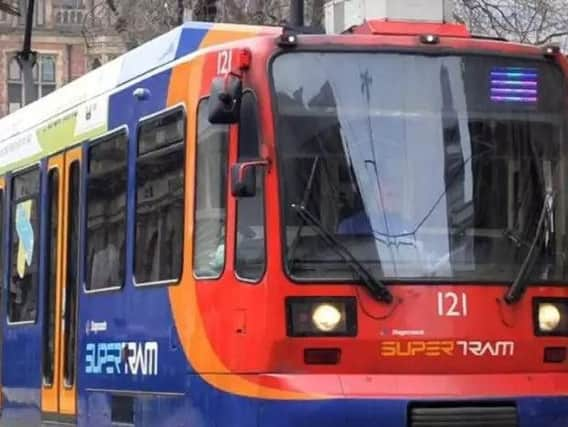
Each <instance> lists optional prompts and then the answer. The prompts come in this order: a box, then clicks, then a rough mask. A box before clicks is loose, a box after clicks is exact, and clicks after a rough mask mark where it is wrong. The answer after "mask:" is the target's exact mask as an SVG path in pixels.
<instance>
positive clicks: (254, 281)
mask: <svg viewBox="0 0 568 427" xmlns="http://www.w3.org/2000/svg"><path fill="white" fill-rule="evenodd" d="M246 94H250V96H252V97H253V99H254V109H255V113H256V131H257V140H258V141H257V142H258V158H259V159H260V158H261V153H262V149H261V147H262V145H263V138H262V126H261V125H262V121H261V119H260V111H259V103H258V97H257V96H256V93H255V91H254V90H252V89H251V88H247V89H245V90H244V91H243V95H242V96H243V98H244V97H245V95H246ZM241 106H242V103H241ZM240 117H241V120H242V115H241V116H240ZM237 132H238V138H239V140H238V144H237V158H236V161H237V162H240V161H241V160H240V159H239V149H240V147H241V122H240V121H239V126H238V130H237ZM244 161H246V160H244ZM257 173H258V171H257ZM266 173H267V170H266V168H264V170H262V180H263V185H262V192H263V194H262V217H263V220H264V224H263V225H264V227H263V241H264V269H263V270H262V273H261V274H260V275H259V276H258V279H249V278H246V277H242V276H241V275H240V274H239V271H238V269H237V265H238V263H237V256H238V245H237V233H238V225H239V199H238V198H237V199H235V238H234V247H233V253H234V256H233V271H234V273H235V277H236V278H237V280H239V281H240V282H244V283H248V284H251V285H257V284H259V283H261V282H262V280H263V279H264V277H265V276H266V272H267V270H268V245H267V243H268V242H267V237H268V235H267V232H266V228H267V225H268V221H267V220H268V217H267V215H266V211H267V209H266Z"/></svg>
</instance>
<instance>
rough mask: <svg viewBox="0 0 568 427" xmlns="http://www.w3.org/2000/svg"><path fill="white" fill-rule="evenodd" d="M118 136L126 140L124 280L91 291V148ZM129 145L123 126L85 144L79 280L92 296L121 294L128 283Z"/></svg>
mask: <svg viewBox="0 0 568 427" xmlns="http://www.w3.org/2000/svg"><path fill="white" fill-rule="evenodd" d="M117 136H122V138H123V139H124V140H125V143H126V175H127V176H126V192H125V198H126V204H125V213H124V223H125V226H124V242H125V243H124V255H125V256H124V265H123V267H124V278H123V281H122V284H121V285H119V286H110V287H106V288H101V289H89V288H88V287H87V274H88V271H89V264H88V258H89V254H88V244H89V239H88V218H87V215H88V207H89V206H88V203H89V198H88V184H89V175H90V171H89V169H90V163H89V162H90V156H91V153H90V149H91V147H94V146H96V145H98V144H101V143H104V142H106V141H108V140H110V139H113V138H115V137H117ZM129 145H130V133H129V129H128V126H127V125H122V126H119V127H117V128H115V129H112V130H110V131H108V132H106V133H104V134H102V135H99V136H98V137H96V138H93V139H92V140H90V141H87V142H85V145H84V150H85V151H84V154H83V156H82V159H81V162H80V167H81V170H80V171H79V177H80V185H81V187H80V190H79V194H80V202H81V204H82V206H83V208H82V209H81V208H80V213H79V236H80V237H79V248H80V249H79V252H81V250H82V251H83V254H82V256H81V254H80V253H79V274H80V278H79V280H80V281H81V282H82V288H83V289H82V290H83V293H85V294H87V295H90V294H103V293H108V292H120V291H121V290H122V289H124V287H125V286H126V282H127V280H126V279H127V277H126V276H127V275H126V263H127V259H126V252H127V245H128V240H127V237H128V222H129V221H128V171H129V168H130V161H129Z"/></svg>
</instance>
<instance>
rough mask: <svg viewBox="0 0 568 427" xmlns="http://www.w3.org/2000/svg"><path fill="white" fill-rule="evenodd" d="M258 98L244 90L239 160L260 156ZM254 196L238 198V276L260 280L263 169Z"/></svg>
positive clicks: (263, 258) (263, 261)
mask: <svg viewBox="0 0 568 427" xmlns="http://www.w3.org/2000/svg"><path fill="white" fill-rule="evenodd" d="M258 127H259V121H258V112H257V107H256V98H255V96H254V95H253V94H252V93H251V92H245V94H244V95H243V99H242V104H241V120H240V125H239V149H238V158H239V162H243V161H247V160H255V159H258V157H259V156H260V138H259V134H258ZM256 180H257V183H256V186H257V187H256V189H257V191H256V195H255V197H250V198H242V199H239V200H237V243H236V244H237V246H236V256H235V263H236V265H235V271H236V273H237V275H238V277H240V278H242V279H245V280H250V281H258V280H260V278H261V277H262V275H263V274H264V270H265V266H266V249H265V237H264V236H265V234H264V171H263V170H262V169H258V170H257V174H256Z"/></svg>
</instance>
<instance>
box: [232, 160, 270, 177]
mask: <svg viewBox="0 0 568 427" xmlns="http://www.w3.org/2000/svg"><path fill="white" fill-rule="evenodd" d="M258 166H262V167H265V168H266V169H267V170H268V169H269V168H270V161H268V160H266V159H265V160H254V161H251V162H244V163H241V164H240V165H239V176H238V178H239V181H242V180H243V179H244V175H245V169H247V168H252V167H258Z"/></svg>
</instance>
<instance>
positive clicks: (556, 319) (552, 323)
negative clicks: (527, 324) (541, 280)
mask: <svg viewBox="0 0 568 427" xmlns="http://www.w3.org/2000/svg"><path fill="white" fill-rule="evenodd" d="M534 317H535V332H536V335H553V336H554V335H556V336H568V300H563V299H556V300H555V299H546V300H535V315H534Z"/></svg>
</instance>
